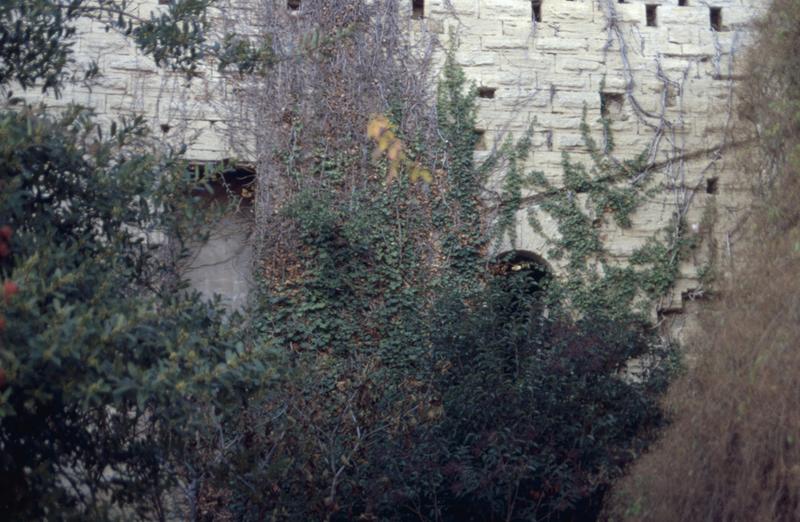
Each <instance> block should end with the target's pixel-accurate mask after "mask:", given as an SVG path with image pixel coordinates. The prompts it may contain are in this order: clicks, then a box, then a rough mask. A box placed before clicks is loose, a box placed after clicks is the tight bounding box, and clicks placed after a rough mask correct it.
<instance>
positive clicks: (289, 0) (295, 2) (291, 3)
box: [286, 0, 300, 11]
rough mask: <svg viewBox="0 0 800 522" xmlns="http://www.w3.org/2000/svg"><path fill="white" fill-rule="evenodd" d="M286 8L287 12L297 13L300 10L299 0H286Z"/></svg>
mask: <svg viewBox="0 0 800 522" xmlns="http://www.w3.org/2000/svg"><path fill="white" fill-rule="evenodd" d="M286 8H287V9H289V11H297V10H298V9H300V0H286Z"/></svg>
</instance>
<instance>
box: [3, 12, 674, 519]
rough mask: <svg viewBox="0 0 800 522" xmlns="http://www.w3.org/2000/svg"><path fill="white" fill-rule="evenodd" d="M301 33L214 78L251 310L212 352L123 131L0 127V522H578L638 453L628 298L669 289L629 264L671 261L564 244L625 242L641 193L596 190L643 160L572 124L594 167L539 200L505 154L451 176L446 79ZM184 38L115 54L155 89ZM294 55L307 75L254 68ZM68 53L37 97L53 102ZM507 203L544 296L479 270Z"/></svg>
mask: <svg viewBox="0 0 800 522" xmlns="http://www.w3.org/2000/svg"><path fill="white" fill-rule="evenodd" d="M79 4H80V3H79ZM184 4H186V6H188V7H187V9H188V8H189V7H192V6H195V5H196V4H195V3H191V2H188V3H187V2H176V3H174V4H171V6H172V7H171V8H170V9H172V10H174V9H175V7H174V6H176V5H184ZM200 4H202V3H198V4H197V5H200ZM269 4H270V6H271V8H274V7H275V5H273V3H269ZM318 4H319V5H318V6H317V7H319V9H314V10H310V11H309V17H304V18H302V20H298V21H297V24H310V26H309V27H301V28H299V30H298V31H295V33H290V32H287V31H284V29H282V28H281V27H279V26H278V25H279V24H278V25H275V24H276V23H278V22H280V23H282V22H284V21H287V20H290V18H289V17H288V15H286V14H285V13H284V15H281V16H283V18H280V17H278V18H275V19H274V20H273V19H270V20H268V23H269V24H272V25H266V26H264V27H263V28H264V34H266V35H268V36H269V38H266V39H265V40H264V42H265V43H264V42H262V43H263V44H264V45H268V47H267V48H264V49H261V48H260V47H259V49H261V51H258V53H257V54H258V56H256V55H254V54H252V53H250V52H249V51H248V49H252V48H251V47H248V44H247V43H246V41H245V40H240V39H235V38H234V39H230V40H229V41H228V44H230V45H231V46H233V47H230V48H229V51H230V52H228V54H225V55H224V60H229V61H231V62H236V63H242V64H244V65H243V67H239V68H238V70H239V72H240V73H242V74H243V75H248V74H250V73H258V74H256V75H255V76H244V79H243V80H242V85H243V86H244V87H245V88H246V89H245V95H250V96H256V97H255V98H250V102H252V103H255V104H256V105H253V106H257V107H259V109H260V110H259V111H252V112H251V114H254V115H256V116H258V117H263V118H265V119H264V120H263V121H254V122H251V123H253V124H254V126H255V127H254V128H255V129H258V130H257V133H256V147H257V150H256V156H257V159H258V162H259V167H260V168H261V172H260V174H259V186H258V187H257V191H258V196H257V198H256V199H257V201H256V204H257V205H260V207H259V210H258V212H259V221H258V223H257V225H258V226H259V227H260V229H259V231H260V235H259V240H260V241H261V244H259V245H257V246H258V247H259V248H258V249H257V250H258V251H259V252H260V253H261V256H262V257H261V262H260V264H259V265H258V271H259V276H260V279H261V281H260V288H259V291H258V293H257V295H256V296H255V300H254V305H253V308H252V309H251V310H249V311H248V317H247V321H245V322H244V324H243V326H242V327H241V328H239V327H237V326H235V325H236V324H237V323H236V322H235V321H234V322H231V321H229V320H227V319H226V318H224V317H223V316H222V313H221V312H220V310H219V309H218V307H216V306H215V304H214V303H204V302H202V301H201V300H200V299H199V298H198V297H197V296H196V295H194V294H193V293H191V292H190V291H188V290H187V289H186V288H185V286H184V285H183V284H182V283H181V281H180V275H179V274H178V273H177V272H176V269H175V263H174V261H175V260H174V259H173V258H172V257H170V256H169V255H168V254H170V253H175V250H173V251H172V252H170V251H169V249H168V248H167V247H166V246H165V245H164V244H158V243H154V242H153V241H152V238H153V237H154V236H153V235H152V234H153V233H154V232H159V233H161V234H164V236H166V237H169V238H174V240H175V241H176V242H177V246H176V248H177V252H178V253H180V247H181V245H180V239H182V238H188V237H191V236H192V235H196V234H197V233H198V227H200V226H201V223H202V221H200V222H198V220H196V219H194V217H195V213H196V212H198V209H197V208H196V206H194V205H192V204H191V203H192V202H191V201H187V199H190V198H188V195H189V194H191V191H192V190H193V186H194V184H195V183H196V182H197V181H198V180H196V179H194V177H193V176H192V175H191V173H190V172H189V171H187V169H186V165H185V164H183V163H182V162H180V161H179V160H178V159H177V158H171V157H169V156H164V155H161V154H158V153H152V149H151V147H153V144H152V143H150V142H148V141H147V140H146V139H145V138H146V137H145V135H144V134H143V131H141V126H140V122H134V123H132V124H130V125H129V124H124V123H123V124H122V125H118V126H115V127H114V128H112V129H107V130H106V131H105V132H106V133H107V134H106V136H104V135H103V132H102V131H101V130H100V129H99V128H98V126H97V125H95V124H94V123H92V120H91V115H90V114H88V113H87V112H85V111H82V110H79V109H74V110H72V111H70V112H68V113H67V114H65V115H63V116H59V117H56V116H51V115H48V114H45V113H42V112H41V111H39V110H38V109H34V108H31V107H24V106H19V107H16V108H13V107H9V108H7V109H6V110H5V112H3V114H2V119H0V125H2V126H0V132H3V133H5V135H6V136H7V139H6V140H5V141H4V143H3V146H2V149H0V150H2V152H3V156H2V158H3V159H2V167H1V168H2V177H0V179H1V180H2V183H3V189H4V190H3V196H2V199H0V221H1V222H0V225H5V227H7V228H0V238H2V241H0V255H1V256H2V263H3V264H2V270H3V272H2V275H3V278H4V281H5V285H4V292H5V293H4V299H3V302H2V303H1V304H0V306H2V319H3V321H4V322H2V323H0V325H2V328H0V330H1V331H0V338H2V343H3V344H2V346H1V347H0V367H1V368H2V373H0V376H2V379H1V380H0V388H2V389H1V390H0V393H1V394H2V395H0V400H2V402H0V445H2V450H3V454H2V457H1V458H0V463H1V464H2V469H0V472H2V477H1V478H0V486H2V489H0V505H2V507H3V508H5V510H6V511H7V512H9V513H12V515H13V517H14V518H16V519H20V520H24V519H31V518H49V519H56V520H58V519H67V518H80V519H86V518H89V519H91V518H95V519H108V518H132V517H140V518H157V519H165V518H168V517H170V516H173V515H174V514H175V513H180V514H182V515H183V516H185V517H186V518H188V519H191V520H198V519H202V518H213V517H229V518H234V519H238V520H264V519H272V520H358V519H362V520H437V521H438V520H442V521H449V520H452V521H456V520H458V521H461V520H474V521H482V520H495V519H503V520H520V521H521V520H531V519H537V520H570V519H576V518H591V517H593V516H595V515H596V513H597V511H598V509H599V507H600V504H601V500H602V498H603V496H604V493H605V491H606V490H607V489H608V487H609V486H610V484H611V482H612V481H613V480H614V479H615V478H616V477H618V476H619V475H620V474H621V472H622V470H623V469H624V467H625V466H626V465H627V464H628V463H629V462H631V460H632V459H633V458H634V457H635V456H636V455H638V454H639V453H640V452H641V451H642V448H643V447H644V446H645V445H646V444H647V442H648V441H649V440H650V438H651V436H652V432H653V430H654V429H655V428H657V427H658V426H659V425H660V423H661V421H662V419H661V414H660V412H659V409H658V407H657V399H658V397H659V394H660V392H661V391H662V389H663V387H664V385H665V383H666V377H667V376H668V372H669V370H670V364H669V363H670V354H671V352H670V350H669V349H668V348H665V347H662V346H661V345H660V343H659V342H658V340H657V339H656V337H655V335H654V331H653V329H652V327H651V325H649V324H648V323H647V321H646V315H645V314H644V313H643V310H644V309H643V307H642V306H641V299H646V298H647V297H648V296H654V295H657V294H658V293H659V292H662V291H663V290H664V289H666V288H667V287H668V286H669V285H670V284H671V283H672V282H673V280H674V268H673V266H674V265H673V264H668V265H667V266H666V267H663V266H662V265H660V264H658V263H657V262H659V263H660V262H661V261H660V260H661V256H662V255H664V254H665V252H666V253H669V254H670V256H669V257H668V259H669V263H677V256H678V254H677V253H675V251H673V250H666V251H665V250H659V248H662V247H661V246H660V245H661V243H657V242H654V243H652V244H651V245H648V246H647V247H646V248H645V249H643V250H642V251H641V253H640V260H639V261H640V263H639V264H640V265H641V266H642V267H645V268H643V269H642V268H640V269H638V270H634V269H618V268H615V267H613V266H611V265H610V264H608V263H606V259H605V258H604V246H603V245H602V242H601V241H600V239H599V237H598V236H597V235H596V233H595V232H594V231H593V228H592V227H593V220H594V219H600V220H601V221H602V220H605V219H615V220H616V222H617V223H618V224H620V225H621V226H626V225H627V224H629V221H628V217H629V216H630V213H631V212H632V211H634V210H635V208H636V206H637V204H638V201H637V198H638V197H639V196H641V194H640V193H639V192H641V190H640V189H638V188H637V189H628V188H621V185H619V184H615V183H616V181H618V179H619V181H626V182H627V181H630V180H629V179H628V178H631V177H638V176H640V175H642V174H643V173H646V172H645V170H646V169H645V166H644V165H643V160H637V161H633V162H627V163H623V164H616V163H613V162H611V160H610V159H609V158H608V152H609V150H610V149H609V148H606V149H605V150H604V151H603V152H601V151H599V150H597V147H596V146H595V145H594V144H593V142H592V141H591V139H590V132H589V127H588V125H587V126H585V128H584V135H585V138H586V141H587V146H588V147H589V148H590V151H591V152H592V156H593V160H594V163H595V164H594V166H593V168H590V172H587V171H586V168H585V167H582V166H580V165H576V164H574V163H572V162H571V161H570V160H569V158H566V157H565V160H564V166H565V178H566V180H567V186H566V187H565V188H564V189H563V190H562V189H561V188H554V187H548V186H545V184H543V183H542V180H541V178H540V177H539V176H536V175H535V174H529V173H528V174H526V173H524V169H523V165H524V164H525V159H526V158H527V157H528V153H529V146H530V143H529V142H528V141H527V140H526V138H523V139H522V140H521V141H519V142H514V141H512V140H509V141H508V143H507V146H505V147H502V148H501V149H500V150H499V151H497V153H496V154H495V155H493V156H492V157H491V158H490V159H489V161H487V162H486V163H483V164H479V163H477V162H476V161H475V158H474V148H475V144H476V140H477V136H476V134H475V132H474V129H475V104H474V97H475V93H474V92H472V89H470V87H469V86H468V85H466V82H465V78H464V75H463V73H462V72H461V71H460V70H459V68H458V67H457V66H456V65H455V64H454V63H453V61H452V60H450V61H448V63H447V65H446V66H445V68H444V70H443V73H442V80H441V82H440V84H439V88H438V91H437V92H436V94H437V95H436V97H435V102H434V100H433V99H432V97H431V96H428V95H426V94H425V93H426V92H429V91H430V89H427V86H428V84H426V83H425V82H426V81H428V80H427V78H428V70H427V69H426V68H427V67H428V66H429V64H430V54H427V50H426V52H424V53H422V55H421V56H420V55H417V54H415V48H414V47H413V46H411V45H410V44H409V42H408V41H407V40H405V39H404V36H403V33H402V31H400V28H399V26H398V25H397V20H398V18H397V5H396V4H395V3H394V2H385V3H381V2H376V3H357V2H356V3H354V2H341V1H338V0H331V1H327V0H326V1H320V2H318ZM20 5H21V4H19V5H18V4H14V7H13V9H12V10H11V11H9V12H10V13H11V14H9V15H8V16H9V17H11V18H13V17H15V16H20V13H22V12H23V11H24V9H27V7H25V6H22V7H20ZM36 5H37V6H39V7H41V8H43V9H46V10H47V12H48V13H51V14H52V13H53V12H54V11H52V9H63V6H62V7H59V6H58V5H53V4H49V3H47V2H40V3H39V4H36ZM109 5H112V6H113V5H115V4H109ZM42 6H43V7H42ZM284 10H285V9H284ZM170 12H172V11H170ZM191 12H192V13H193V12H194V11H191ZM265 12H266V13H267V14H269V13H271V12H272V11H269V10H267V11H265ZM51 14H48V15H47V16H51ZM86 14H87V13H82V15H86ZM312 14H313V16H311V15H312ZM52 16H56V17H57V16H58V15H52ZM76 16H78V15H76ZM276 21H277V22H276ZM198 23H199V21H198ZM315 24H317V25H315ZM254 25H257V24H256V23H254ZM35 27H39V28H40V29H41V26H39V25H36V26H35ZM126 27H127V28H128V29H126V30H127V31H129V32H130V31H133V32H134V33H135V34H134V35H135V36H136V35H139V36H141V35H142V34H145V33H141V32H139V33H137V32H136V29H132V27H133V26H132V25H127V26H126ZM159 27H161V26H159ZM186 27H188V28H192V27H195V26H193V25H191V24H189V25H187V26H186ZM197 27H201V26H200V25H198V26H197ZM120 28H122V29H124V28H123V27H122V26H120ZM162 29H164V30H166V31H167V33H168V34H171V33H169V30H168V28H165V26H164V27H162ZM273 30H274V32H273ZM65 31H66V32H56V33H53V35H54V36H57V37H58V38H56V39H55V40H54V41H53V42H54V43H53V45H54V46H55V48H57V49H58V48H59V47H58V46H59V45H62V44H63V42H64V41H65V40H64V39H68V38H69V37H70V36H71V34H72V33H71V32H69V30H68V29H67V30H65ZM281 31H284V32H281ZM315 31H316V33H315ZM191 34H194V33H192V32H191V31H190V32H189V34H188V35H184V36H185V37H186V38H183V37H181V38H178V40H179V42H178V44H177V45H178V47H177V49H175V50H174V55H173V54H170V52H171V51H169V49H170V47H169V46H170V44H169V40H162V39H161V37H154V38H153V39H151V40H148V42H150V43H149V44H148V43H147V42H143V41H139V43H140V45H142V46H143V47H144V48H145V50H148V51H150V52H151V54H154V55H155V56H156V57H158V56H162V54H159V53H164V52H166V54H163V56H173V58H175V59H176V60H177V64H178V66H180V64H182V63H183V60H184V58H185V57H186V53H188V55H189V57H195V58H196V57H197V56H199V55H196V53H195V51H192V50H191V49H192V48H191V47H190V48H185V47H181V45H182V44H180V42H184V43H186V42H189V44H190V45H194V44H192V43H191V42H193V41H194V39H193V37H190V36H191ZM309 34H312V35H313V34H318V35H321V36H320V37H319V39H318V41H317V42H316V43H315V44H314V45H313V46H312V47H313V49H312V50H311V51H310V52H309V53H308V54H306V55H294V58H295V59H293V60H286V61H285V62H280V63H273V62H272V61H271V60H272V58H271V57H272V56H274V55H286V52H285V51H286V50H287V49H291V48H301V47H302V46H298V45H296V44H297V40H298V39H301V40H302V39H305V38H307V35H309ZM53 35H51V36H53ZM173 36H175V35H174V34H173ZM177 36H181V35H180V34H179V35H177ZM328 36H330V37H331V38H332V37H333V36H335V38H336V41H335V42H334V41H333V40H330V39H329V38H328ZM198 42H199V43H198V45H200V44H203V45H204V44H205V40H204V39H203V38H202V37H200V40H198ZM237 42H238V43H237ZM242 42H245V43H242ZM240 44H241V45H240ZM148 45H153V46H156V47H154V48H152V49H151V48H149V47H148ZM162 45H164V46H166V48H165V49H161V47H160V46H162ZM259 45H262V44H259ZM237 46H239V47H237ZM187 49H188V50H187ZM0 51H2V49H0ZM18 51H19V46H17V47H14V48H13V49H12V50H11V51H9V53H10V54H9V56H10V57H14V56H17V55H18V54H19V52H18ZM239 51H241V53H240V52H239ZM3 52H4V51H3ZM226 52H227V51H226ZM14 53H16V54H14ZM68 54H69V53H68V52H67V53H66V54H63V53H62V54H57V55H54V56H55V61H54V62H52V63H51V62H46V63H44V65H43V66H42V69H41V70H40V72H39V73H37V74H40V77H39V79H41V80H43V81H45V82H48V81H52V82H55V83H54V84H53V85H52V87H53V88H55V87H57V85H58V82H60V81H62V78H63V74H62V73H63V67H62V66H63V65H64V59H66V57H67V56H68ZM259 56H261V57H263V58H264V60H261V59H259V58H258V57H259ZM10 59H11V58H9V60H10ZM16 59H17V58H14V60H16ZM224 60H223V61H224ZM12 61H13V60H12ZM8 63H12V62H8ZM14 63H16V62H14ZM234 65H235V64H234ZM269 66H275V67H276V69H274V70H268V68H269ZM376 67H377V70H376ZM190 70H191V69H190ZM9 71H10V72H9V73H8V74H9V75H10V76H9V78H12V79H13V77H14V75H15V74H16V75H17V78H16V79H17V81H19V82H21V83H23V84H25V82H27V81H29V79H26V77H24V76H20V74H21V73H18V72H14V71H15V70H14V69H9ZM272 72H274V73H275V74H274V75H272V74H271V73H272ZM26 74H27V73H26ZM53 75H54V76H53ZM264 75H265V76H264ZM50 78H52V80H50ZM34 79H36V78H35V77H34V78H32V79H30V81H33V80H34ZM2 81H8V80H7V79H2V80H0V82H2ZM265 85H267V86H270V87H274V89H286V90H289V91H291V93H292V94H291V95H287V96H286V97H283V98H280V97H277V96H276V95H275V94H276V91H275V90H273V89H264V88H263V87H264V86H265ZM376 92H377V93H379V94H380V96H370V95H374V94H375V93H376ZM264 93H267V94H266V96H268V97H269V98H270V99H265V98H264V97H265V94H264ZM417 94H420V96H417ZM376 114H383V115H385V116H376ZM370 121H372V122H373V123H374V122H375V121H380V122H381V123H380V124H378V125H375V126H372V125H370ZM365 131H368V132H369V134H367V133H365ZM243 141H246V140H243ZM373 150H374V152H373ZM493 169H500V170H501V171H503V172H505V173H506V181H507V183H506V193H505V195H504V196H503V208H504V210H503V212H500V214H499V217H498V219H497V220H492V219H489V216H490V213H489V212H488V209H487V208H486V207H485V205H484V200H483V198H482V191H483V187H484V185H485V182H486V179H487V176H488V175H489V174H490V173H491V172H493ZM525 183H530V184H538V185H539V188H540V189H542V190H544V191H545V193H548V194H547V195H549V196H552V198H551V199H548V200H547V203H545V204H544V206H543V207H542V208H543V209H544V210H545V211H547V212H549V213H550V214H552V215H553V216H555V218H556V220H557V222H558V223H559V232H560V237H558V238H553V248H554V252H558V253H560V254H561V255H562V256H564V257H565V258H566V259H568V260H569V266H570V271H569V273H568V275H567V277H565V278H564V279H563V280H558V279H556V278H554V277H552V274H549V273H548V272H547V268H546V267H545V266H543V265H541V264H536V263H535V262H526V263H518V262H517V261H515V260H514V259H513V258H512V259H511V260H501V261H498V262H496V263H495V262H489V261H488V260H487V259H488V258H489V256H490V253H491V246H492V244H493V243H494V244H497V243H496V242H497V241H498V240H499V241H503V240H504V237H503V234H504V233H506V232H507V230H508V227H509V225H510V223H511V222H512V221H510V218H509V216H511V215H512V214H514V213H516V212H518V211H519V210H520V209H521V208H522V206H521V205H522V196H521V190H522V187H523V186H524V184H525ZM583 194H586V195H587V197H588V198H589V200H590V202H591V203H592V205H591V206H590V207H591V209H593V210H590V211H588V213H587V210H586V207H578V206H577V204H576V203H575V198H574V197H575V196H576V195H581V197H583V196H582V195H583ZM278 196H279V197H278ZM592 213H594V214H597V215H593V214H592ZM506 239H507V238H506ZM511 242H512V244H513V238H511ZM663 248H667V247H663ZM654 274H658V275H657V277H656V276H654ZM623 283H624V284H623ZM633 359H636V360H637V362H638V370H637V372H636V374H635V376H634V377H631V375H630V374H631V373H632V371H631V370H630V369H629V368H628V366H629V363H630V361H631V360H633Z"/></svg>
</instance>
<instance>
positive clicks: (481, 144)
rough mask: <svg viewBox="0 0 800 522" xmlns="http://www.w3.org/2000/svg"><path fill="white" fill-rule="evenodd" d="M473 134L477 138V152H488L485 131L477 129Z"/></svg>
mask: <svg viewBox="0 0 800 522" xmlns="http://www.w3.org/2000/svg"><path fill="white" fill-rule="evenodd" d="M472 133H473V134H474V136H475V150H487V149H488V147H487V145H486V131H485V130H483V129H475V130H474V131H472Z"/></svg>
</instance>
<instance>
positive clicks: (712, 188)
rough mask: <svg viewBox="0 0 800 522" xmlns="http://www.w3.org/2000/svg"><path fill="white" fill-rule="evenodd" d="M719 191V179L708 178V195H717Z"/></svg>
mask: <svg viewBox="0 0 800 522" xmlns="http://www.w3.org/2000/svg"><path fill="white" fill-rule="evenodd" d="M718 190H719V178H708V179H707V180H706V194H716V193H717V191H718Z"/></svg>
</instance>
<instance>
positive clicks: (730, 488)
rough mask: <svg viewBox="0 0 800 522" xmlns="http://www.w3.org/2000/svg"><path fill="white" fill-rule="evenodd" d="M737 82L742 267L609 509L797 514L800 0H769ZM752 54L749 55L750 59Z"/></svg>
mask: <svg viewBox="0 0 800 522" xmlns="http://www.w3.org/2000/svg"><path fill="white" fill-rule="evenodd" d="M758 29H759V31H758V39H757V44H756V46H755V47H754V51H753V53H752V55H751V59H750V62H749V63H748V65H747V69H748V72H749V75H748V77H749V79H748V80H747V81H745V82H744V83H743V85H742V86H741V88H740V91H739V96H740V114H739V115H740V126H739V128H738V129H737V132H738V133H746V137H749V138H754V140H755V143H756V145H755V146H754V148H753V149H750V150H748V151H746V152H745V151H743V153H742V155H743V157H747V158H750V161H748V162H747V169H746V174H747V175H748V176H749V177H750V179H753V180H756V181H757V183H756V184H755V186H754V189H755V193H756V197H755V199H754V205H753V212H752V215H751V218H750V222H749V225H748V234H747V237H746V239H745V241H744V244H745V245H746V247H745V248H744V249H743V251H740V253H739V254H738V260H739V266H737V267H736V268H735V270H734V271H733V273H732V275H731V277H729V279H728V280H727V281H725V282H724V283H723V287H722V289H721V292H720V295H721V298H720V299H719V300H718V302H716V303H715V304H714V305H712V306H711V307H710V308H709V309H708V310H707V312H706V314H705V317H704V318H703V326H704V328H703V334H701V335H699V336H697V337H696V338H695V339H694V340H693V341H692V342H691V343H690V346H689V347H688V349H689V350H690V351H692V352H693V353H696V354H697V364H696V366H694V367H693V368H692V369H691V370H690V371H689V372H687V374H686V375H685V376H684V377H683V378H682V379H681V380H679V381H678V382H676V383H675V385H674V386H673V388H672V390H671V392H670V394H669V398H668V401H667V406H668V408H669V409H670V411H671V412H672V413H673V418H674V422H673V424H672V425H671V427H670V428H669V429H668V430H667V431H666V432H665V434H664V436H663V438H662V440H661V441H660V443H659V444H657V445H656V446H655V447H654V448H653V449H652V450H651V452H650V453H649V454H648V455H646V456H645V457H643V458H642V459H641V460H640V461H639V462H638V463H637V464H636V465H635V466H634V468H633V469H632V470H631V472H630V473H629V475H628V477H627V478H626V479H624V480H623V481H622V482H621V483H620V484H619V485H618V486H617V488H616V490H615V492H614V495H613V497H612V498H613V501H612V504H611V506H610V507H609V508H608V515H607V516H608V518H609V519H611V520H635V521H705V520H709V521H748V522H749V521H795V520H800V168H798V167H799V166H800V155H799V154H798V150H800V147H799V145H800V131H798V129H800V125H798V122H800V116H798V115H797V113H798V107H800V105H798V100H800V89H798V87H799V86H800V55H798V54H797V53H796V49H797V47H798V45H800V2H799V1H797V0H775V1H774V2H773V6H772V11H771V13H770V14H769V15H768V16H767V18H765V20H763V21H762V22H761V23H759V24H758ZM752 57H756V58H755V59H753V58H752Z"/></svg>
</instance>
